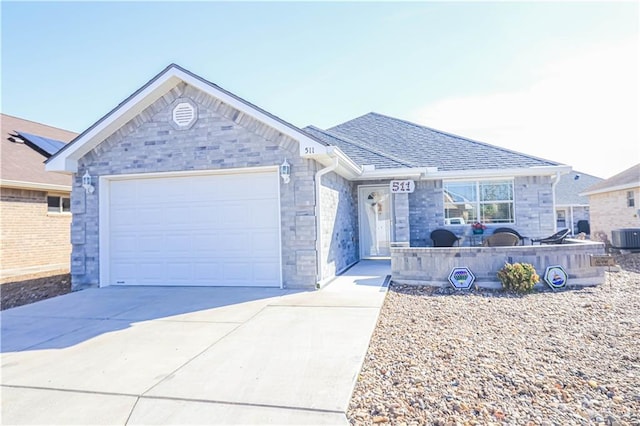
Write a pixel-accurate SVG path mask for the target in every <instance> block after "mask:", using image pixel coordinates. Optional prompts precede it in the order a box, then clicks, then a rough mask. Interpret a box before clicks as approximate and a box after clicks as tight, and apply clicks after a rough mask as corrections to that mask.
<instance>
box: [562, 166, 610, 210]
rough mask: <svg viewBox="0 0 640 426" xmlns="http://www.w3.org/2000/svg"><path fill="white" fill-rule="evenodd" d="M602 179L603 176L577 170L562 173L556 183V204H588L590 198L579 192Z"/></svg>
mask: <svg viewBox="0 0 640 426" xmlns="http://www.w3.org/2000/svg"><path fill="white" fill-rule="evenodd" d="M576 177H577V178H576ZM602 180H603V179H602V178H599V177H596V176H591V175H588V174H586V173H581V172H577V171H571V172H570V173H567V174H566V175H562V176H561V177H560V181H559V182H558V184H557V185H556V204H558V205H561V206H572V205H573V206H576V205H583V206H588V205H589V198H588V197H587V196H580V195H578V194H580V193H581V192H583V191H584V190H585V189H586V188H588V187H590V186H592V185H595V184H596V183H598V182H601V181H602Z"/></svg>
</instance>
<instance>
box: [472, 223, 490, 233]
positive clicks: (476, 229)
mask: <svg viewBox="0 0 640 426" xmlns="http://www.w3.org/2000/svg"><path fill="white" fill-rule="evenodd" d="M471 229H472V230H473V233H474V234H484V230H485V229H487V227H486V226H485V225H484V224H482V223H480V222H476V223H474V224H473V225H471Z"/></svg>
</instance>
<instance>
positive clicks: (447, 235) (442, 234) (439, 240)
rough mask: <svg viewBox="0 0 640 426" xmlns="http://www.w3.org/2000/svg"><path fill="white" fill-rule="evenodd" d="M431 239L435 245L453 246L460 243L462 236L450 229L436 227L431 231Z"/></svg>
mask: <svg viewBox="0 0 640 426" xmlns="http://www.w3.org/2000/svg"><path fill="white" fill-rule="evenodd" d="M431 239H432V240H433V246H434V247H453V245H454V244H457V245H460V237H458V236H456V234H454V233H453V232H451V231H449V230H448V229H435V230H433V231H432V232H431Z"/></svg>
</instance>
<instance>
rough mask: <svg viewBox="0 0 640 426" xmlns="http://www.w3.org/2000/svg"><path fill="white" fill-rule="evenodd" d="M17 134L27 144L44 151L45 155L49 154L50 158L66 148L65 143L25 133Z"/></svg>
mask: <svg viewBox="0 0 640 426" xmlns="http://www.w3.org/2000/svg"><path fill="white" fill-rule="evenodd" d="M17 133H18V135H20V137H21V138H22V139H23V140H24V141H25V142H27V143H30V144H32V145H35V147H36V148H38V149H39V150H40V151H43V153H46V154H48V155H49V156H51V155H53V154H55V153H56V152H58V151H59V150H60V149H61V148H62V147H63V146H65V143H64V142H62V141H58V140H55V139H49V138H45V137H42V136H37V135H32V134H30V133H25V132H17Z"/></svg>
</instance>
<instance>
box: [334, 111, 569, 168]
mask: <svg viewBox="0 0 640 426" xmlns="http://www.w3.org/2000/svg"><path fill="white" fill-rule="evenodd" d="M327 133H328V134H330V135H333V136H335V137H338V138H340V137H344V138H348V139H351V140H353V141H357V142H359V143H360V144H362V145H363V146H367V147H368V148H370V149H371V150H374V151H380V152H385V153H387V154H389V155H393V156H394V157H395V158H398V159H401V161H404V162H407V163H411V164H416V165H419V166H422V167H438V170H439V171H445V172H446V171H459V170H492V169H494V170H497V169H517V168H530V167H549V166H562V164H560V163H557V162H554V161H550V160H544V159H541V158H537V157H533V156H530V155H526V154H522V153H519V152H515V151H511V150H508V149H505V148H500V147H497V146H494V145H490V144H487V143H483V142H478V141H475V140H472V139H468V138H464V137H461V136H457V135H454V134H451V133H446V132H443V131H440V130H435V129H432V128H429V127H425V126H422V125H419V124H415V123H411V122H409V121H405V120H401V119H398V118H393V117H388V116H386V115H382V114H378V113H375V112H371V113H368V114H365V115H363V116H361V117H358V118H355V119H353V120H350V121H347V122H345V123H342V124H339V125H337V126H334V127H331V128H330V129H328V130H327Z"/></svg>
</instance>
